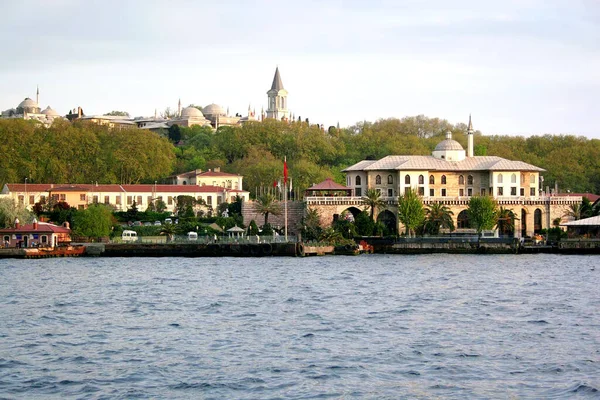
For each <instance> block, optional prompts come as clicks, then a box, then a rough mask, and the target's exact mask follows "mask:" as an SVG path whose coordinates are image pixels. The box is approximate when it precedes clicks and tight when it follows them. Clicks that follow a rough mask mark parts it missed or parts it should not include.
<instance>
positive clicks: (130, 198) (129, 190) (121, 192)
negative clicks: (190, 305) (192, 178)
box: [1, 183, 250, 212]
mask: <svg viewBox="0 0 600 400" xmlns="http://www.w3.org/2000/svg"><path fill="white" fill-rule="evenodd" d="M1 194H2V195H3V196H4V197H8V198H11V199H12V200H13V201H14V202H15V204H19V205H23V206H25V207H27V208H28V209H29V210H31V209H33V207H34V205H35V204H36V203H40V204H48V203H49V202H50V203H52V204H55V203H57V202H65V203H67V204H69V206H71V207H75V208H77V209H85V208H87V207H88V206H89V205H90V204H106V205H110V206H112V207H113V208H114V209H115V210H116V211H126V210H128V209H130V208H131V207H132V206H133V203H134V202H135V203H136V206H137V208H138V209H139V210H140V211H144V210H146V209H147V208H148V206H149V205H151V204H155V202H156V201H158V200H161V201H163V202H164V204H165V206H166V211H169V212H174V211H175V208H176V205H177V196H191V197H193V198H195V199H196V200H202V201H204V202H205V203H206V207H207V208H209V209H213V210H216V209H217V207H218V206H219V204H221V203H223V202H226V203H231V202H233V201H235V199H236V196H239V197H240V198H242V201H248V200H249V198H250V193H249V192H247V191H245V190H242V189H241V186H240V188H238V189H236V188H233V187H232V188H228V187H224V186H213V185H203V186H202V185H200V186H199V185H188V184H186V185H163V184H135V185H119V184H106V185H104V184H73V185H69V184H58V185H57V184H39V183H38V184H29V183H25V184H23V183H7V184H5V185H4V187H3V188H2V193H1Z"/></svg>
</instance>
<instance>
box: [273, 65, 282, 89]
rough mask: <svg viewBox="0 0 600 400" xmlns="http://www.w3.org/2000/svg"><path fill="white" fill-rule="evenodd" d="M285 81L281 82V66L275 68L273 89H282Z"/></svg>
mask: <svg viewBox="0 0 600 400" xmlns="http://www.w3.org/2000/svg"><path fill="white" fill-rule="evenodd" d="M282 89H283V83H282V82H281V75H279V67H276V68H275V76H274V77H273V84H272V85H271V90H282Z"/></svg>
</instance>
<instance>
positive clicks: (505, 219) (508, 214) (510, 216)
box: [496, 207, 518, 235]
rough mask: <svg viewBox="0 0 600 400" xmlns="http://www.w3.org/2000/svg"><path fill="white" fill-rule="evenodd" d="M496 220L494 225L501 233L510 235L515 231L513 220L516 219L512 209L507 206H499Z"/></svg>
mask: <svg viewBox="0 0 600 400" xmlns="http://www.w3.org/2000/svg"><path fill="white" fill-rule="evenodd" d="M497 217H498V222H497V223H496V227H497V228H498V231H499V232H500V234H502V235H510V234H511V233H514V232H515V220H516V219H518V218H517V217H516V216H515V214H514V213H513V212H512V210H509V209H508V208H504V207H500V209H499V210H498V214H497Z"/></svg>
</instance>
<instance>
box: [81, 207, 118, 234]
mask: <svg viewBox="0 0 600 400" xmlns="http://www.w3.org/2000/svg"><path fill="white" fill-rule="evenodd" d="M113 220H114V217H113V214H112V209H111V208H110V207H107V206H105V205H103V204H94V205H90V206H89V207H88V208H86V209H85V210H79V211H77V213H76V214H75V216H74V218H73V233H74V234H75V235H77V236H86V237H94V238H99V237H103V236H108V235H110V232H111V228H112V227H113V224H114V222H113Z"/></svg>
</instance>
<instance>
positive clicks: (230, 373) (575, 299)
mask: <svg viewBox="0 0 600 400" xmlns="http://www.w3.org/2000/svg"><path fill="white" fill-rule="evenodd" d="M598 264H600V257H598V256H554V255H534V256H529V255H502V256H499V255H495V256H481V255H446V254H439V255H419V256H401V255H393V256H392V255H361V256H354V257H352V256H348V257H344V256H328V257H315V258H119V259H113V258H111V259H108V258H72V259H43V260H0V398H9V399H13V398H14V399H32V398H44V399H46V398H49V399H52V398H78V399H79V398H83V399H85V398H89V399H114V398H127V399H129V398H164V399H187V398H192V399H200V398H202V399H317V398H357V399H397V398H417V399H418V398H422V399H425V398H455V399H464V398H478V399H479V398H519V399H521V398H531V399H541V398H544V399H546V398H598V397H600V392H598V390H600V268H599V267H598Z"/></svg>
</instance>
